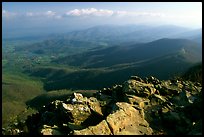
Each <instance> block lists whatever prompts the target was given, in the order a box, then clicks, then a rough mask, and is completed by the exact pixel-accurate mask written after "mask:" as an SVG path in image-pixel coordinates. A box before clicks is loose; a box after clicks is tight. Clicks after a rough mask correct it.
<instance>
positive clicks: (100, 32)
mask: <svg viewBox="0 0 204 137" xmlns="http://www.w3.org/2000/svg"><path fill="white" fill-rule="evenodd" d="M148 30H149V31H151V32H152V33H148ZM191 31H193V30H191ZM189 32H190V30H189V29H187V28H182V27H181V28H179V27H177V26H166V27H165V26H161V27H155V28H154V27H147V26H143V27H141V26H140V27H138V26H134V25H131V26H123V27H121V26H96V27H93V28H89V29H85V30H81V31H73V32H70V33H66V34H58V35H52V36H51V37H50V36H48V37H46V39H44V38H43V39H35V38H33V39H32V38H29V39H28V38H21V39H17V40H15V39H13V40H3V43H2V44H3V45H2V46H3V47H2V49H3V50H2V112H3V113H2V115H3V120H2V125H3V127H6V126H8V125H9V123H10V122H13V121H15V120H16V119H15V116H16V115H22V114H25V113H28V114H26V115H24V116H25V117H26V116H28V115H31V113H35V111H36V110H37V109H39V108H40V107H42V106H43V105H46V103H48V102H50V101H54V100H56V99H63V98H66V97H67V96H69V95H71V94H72V93H73V92H80V93H83V94H87V95H88V96H91V95H92V94H93V93H95V92H96V91H98V90H100V89H102V88H105V87H110V86H112V85H117V84H123V82H124V81H125V80H127V79H128V78H129V77H130V76H132V75H137V76H140V77H141V78H145V77H150V76H154V77H157V78H159V79H160V80H168V79H173V78H175V77H181V76H183V75H184V74H185V72H187V71H188V70H189V68H191V67H193V66H195V65H196V64H197V63H200V64H202V46H201V45H202V44H200V43H202V41H201V39H199V35H198V34H199V33H197V31H196V33H195V37H193V36H190V38H188V37H189ZM155 34H157V35H155ZM172 36H174V37H172ZM175 36H178V37H176V38H175ZM191 38H193V39H191ZM25 108H27V109H25Z"/></svg>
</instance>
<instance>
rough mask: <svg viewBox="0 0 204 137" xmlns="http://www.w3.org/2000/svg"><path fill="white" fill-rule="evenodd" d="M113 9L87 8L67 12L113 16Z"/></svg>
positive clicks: (68, 14)
mask: <svg viewBox="0 0 204 137" xmlns="http://www.w3.org/2000/svg"><path fill="white" fill-rule="evenodd" d="M113 13H114V12H113V11H112V10H106V9H99V10H98V9H95V8H87V9H74V10H71V11H68V12H67V13H66V15H67V16H112V15H113Z"/></svg>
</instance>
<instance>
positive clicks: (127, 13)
mask: <svg viewBox="0 0 204 137" xmlns="http://www.w3.org/2000/svg"><path fill="white" fill-rule="evenodd" d="M105 24H114V25H127V24H140V25H141V24H142V25H156V26H158V25H177V26H182V27H190V28H201V27H202V3H201V2H3V3H2V29H3V33H2V34H3V37H4V38H7V37H24V36H34V35H36V36H37V35H47V34H51V33H66V32H69V31H73V30H80V29H85V28H89V27H92V26H97V25H105Z"/></svg>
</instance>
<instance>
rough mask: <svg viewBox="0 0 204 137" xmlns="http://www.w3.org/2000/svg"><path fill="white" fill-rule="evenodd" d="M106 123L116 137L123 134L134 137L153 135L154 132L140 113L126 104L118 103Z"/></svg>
mask: <svg viewBox="0 0 204 137" xmlns="http://www.w3.org/2000/svg"><path fill="white" fill-rule="evenodd" d="M106 121H107V123H108V125H109V128H110V130H111V132H112V134H114V135H117V134H122V133H123V132H124V133H125V134H127V133H129V134H134V135H151V134H152V132H153V131H152V129H151V128H150V127H149V124H148V123H147V121H146V120H144V119H143V118H142V116H141V114H140V113H139V111H138V110H136V109H135V108H133V107H132V105H131V104H128V103H125V102H117V103H116V105H115V106H114V107H113V113H112V114H110V115H108V116H107V118H106ZM133 129H134V130H133Z"/></svg>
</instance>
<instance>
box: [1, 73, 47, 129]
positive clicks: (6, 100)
mask: <svg viewBox="0 0 204 137" xmlns="http://www.w3.org/2000/svg"><path fill="white" fill-rule="evenodd" d="M44 92H45V91H44V90H43V84H42V82H40V81H39V80H36V79H32V78H29V77H28V76H26V75H24V74H22V73H19V72H13V73H12V72H8V71H3V73H2V127H4V126H7V125H8V124H9V122H10V119H11V118H12V117H15V116H16V115H18V114H19V113H21V112H22V111H24V110H25V108H26V104H25V102H26V101H27V100H30V99H32V98H34V97H35V96H37V95H39V94H42V93H44Z"/></svg>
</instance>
